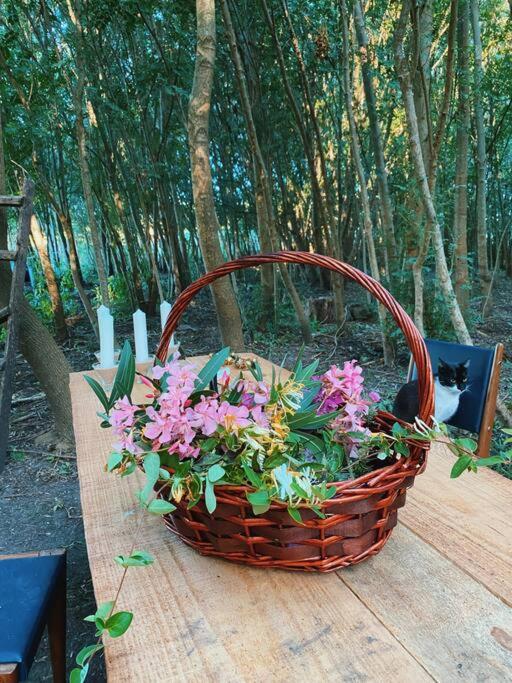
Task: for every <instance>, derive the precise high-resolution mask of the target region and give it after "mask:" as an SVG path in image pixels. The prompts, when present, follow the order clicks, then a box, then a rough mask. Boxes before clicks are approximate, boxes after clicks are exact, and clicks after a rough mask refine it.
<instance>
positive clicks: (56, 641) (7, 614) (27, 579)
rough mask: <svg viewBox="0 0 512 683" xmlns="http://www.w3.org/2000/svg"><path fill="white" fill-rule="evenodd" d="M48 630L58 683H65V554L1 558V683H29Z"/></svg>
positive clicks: (54, 671)
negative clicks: (45, 629) (38, 651)
mask: <svg viewBox="0 0 512 683" xmlns="http://www.w3.org/2000/svg"><path fill="white" fill-rule="evenodd" d="M45 626H47V627H48V638H49V642H50V656H51V663H52V670H53V680H54V683H65V680H66V551H65V550H50V551H46V552H44V551H43V552H32V553H23V554H19V555H0V683H16V682H17V681H24V680H26V679H27V677H28V672H29V669H30V667H31V665H32V662H33V660H34V656H35V653H36V651H37V648H38V646H39V643H40V641H41V637H42V635H43V631H44V628H45Z"/></svg>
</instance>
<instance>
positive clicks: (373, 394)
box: [368, 391, 380, 403]
mask: <svg viewBox="0 0 512 683" xmlns="http://www.w3.org/2000/svg"><path fill="white" fill-rule="evenodd" d="M368 397H369V398H370V399H371V400H372V401H373V402H374V403H378V402H379V401H380V394H379V392H378V391H370V392H369V393H368Z"/></svg>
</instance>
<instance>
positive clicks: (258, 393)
mask: <svg viewBox="0 0 512 683" xmlns="http://www.w3.org/2000/svg"><path fill="white" fill-rule="evenodd" d="M269 398H270V387H269V385H268V384H267V383H266V382H258V383H257V384H256V386H255V387H254V403H256V405H263V404H264V403H268V400H269Z"/></svg>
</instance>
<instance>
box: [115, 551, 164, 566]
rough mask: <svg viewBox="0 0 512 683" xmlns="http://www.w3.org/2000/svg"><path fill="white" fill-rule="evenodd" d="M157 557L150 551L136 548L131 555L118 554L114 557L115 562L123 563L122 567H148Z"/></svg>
mask: <svg viewBox="0 0 512 683" xmlns="http://www.w3.org/2000/svg"><path fill="white" fill-rule="evenodd" d="M154 561H155V558H154V557H153V555H151V554H150V553H147V552H145V551H144V550H136V551H135V552H133V553H132V554H131V555H130V556H128V557H127V556H126V555H118V556H117V557H114V562H117V564H119V565H121V567H125V568H126V567H147V566H148V565H150V564H153V562H154Z"/></svg>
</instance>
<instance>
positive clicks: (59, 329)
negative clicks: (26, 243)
mask: <svg viewBox="0 0 512 683" xmlns="http://www.w3.org/2000/svg"><path fill="white" fill-rule="evenodd" d="M30 231H31V234H32V239H33V241H34V245H35V247H36V250H37V253H38V255H39V260H40V261H41V267H42V269H43V274H44V279H45V281H46V288H47V289H48V294H49V296H50V302H51V307H52V312H53V319H54V322H55V331H56V336H57V339H58V340H59V341H63V340H64V339H66V338H67V336H68V329H67V327H66V320H65V317H64V307H63V305H62V299H61V296H60V292H59V285H58V283H57V277H56V275H55V271H54V270H53V266H52V262H51V260H50V255H49V253H48V239H47V237H46V235H45V234H44V232H43V231H42V229H41V225H40V224H39V220H38V218H37V216H36V215H35V214H32V221H31V224H30Z"/></svg>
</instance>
